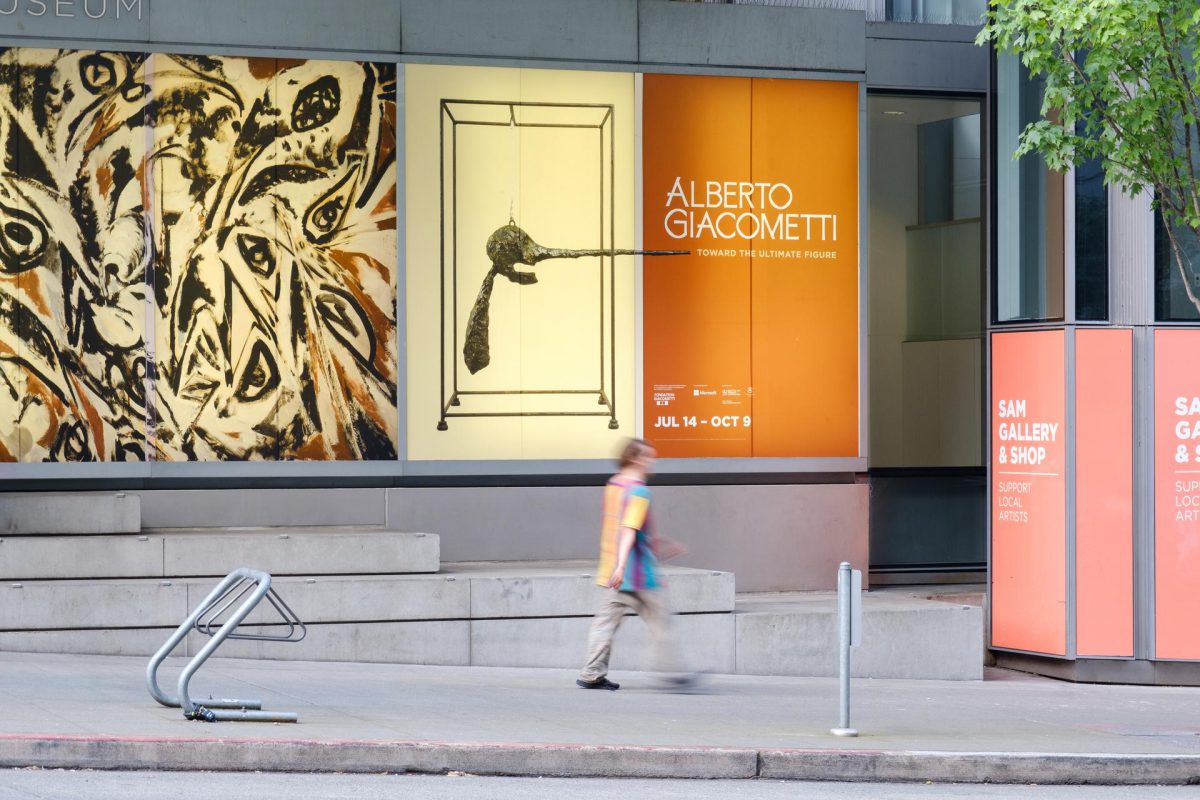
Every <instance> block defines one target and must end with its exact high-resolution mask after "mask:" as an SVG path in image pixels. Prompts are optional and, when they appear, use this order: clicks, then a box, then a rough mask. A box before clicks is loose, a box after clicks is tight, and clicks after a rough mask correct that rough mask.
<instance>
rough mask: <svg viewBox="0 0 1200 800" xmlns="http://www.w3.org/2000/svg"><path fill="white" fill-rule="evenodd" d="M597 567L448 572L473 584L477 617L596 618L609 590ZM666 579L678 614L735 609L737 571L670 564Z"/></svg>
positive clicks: (495, 565) (450, 567)
mask: <svg viewBox="0 0 1200 800" xmlns="http://www.w3.org/2000/svg"><path fill="white" fill-rule="evenodd" d="M595 569H596V562H595V560H589V561H556V562H539V561H532V562H531V561H521V562H504V561H500V562H459V563H454V564H446V565H445V567H444V569H443V571H442V574H444V575H452V576H454V577H456V578H458V579H459V580H466V581H469V582H470V584H471V614H470V616H471V618H472V619H504V618H510V617H569V616H579V617H590V616H592V615H593V614H595V613H596V609H597V607H598V606H599V603H600V597H601V595H602V593H603V591H604V590H603V589H601V588H600V587H598V586H596V575H595ZM663 575H664V578H665V580H666V582H667V586H668V589H667V600H668V602H670V604H671V608H672V610H673V611H675V612H677V613H686V614H692V613H719V612H725V613H728V612H730V611H733V607H734V576H733V573H732V572H720V571H717V570H705V569H690V568H687V567H673V566H668V567H664V568H663Z"/></svg>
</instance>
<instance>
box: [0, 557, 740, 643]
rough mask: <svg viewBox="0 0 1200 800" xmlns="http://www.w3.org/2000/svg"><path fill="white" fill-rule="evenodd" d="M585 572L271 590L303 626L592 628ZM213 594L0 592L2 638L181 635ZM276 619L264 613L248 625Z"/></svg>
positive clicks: (511, 566) (708, 598)
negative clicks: (585, 623)
mask: <svg viewBox="0 0 1200 800" xmlns="http://www.w3.org/2000/svg"><path fill="white" fill-rule="evenodd" d="M380 535H382V534H380ZM401 535H403V534H401ZM410 535H411V534H410ZM430 538H434V539H436V537H430ZM292 541H295V540H292ZM418 541H420V540H418ZM2 546H7V543H6V544H5V545H0V547H2ZM251 566H254V567H255V568H258V564H256V563H253V562H251ZM589 566H591V564H590V563H585V562H580V561H568V562H561V563H556V562H492V563H470V564H461V563H460V564H448V565H446V569H445V570H444V571H443V572H441V573H439V574H436V575H316V576H274V575H273V576H272V587H273V588H274V589H276V591H277V592H278V593H279V596H280V597H282V598H283V601H284V602H285V603H287V604H288V606H290V607H291V608H292V610H293V611H295V612H296V614H297V615H298V616H299V617H300V619H302V620H303V621H304V622H306V623H308V622H318V623H329V622H396V621H414V620H442V619H459V620H466V619H481V620H482V619H510V618H551V617H553V618H563V617H580V618H587V617H590V616H591V615H592V614H593V613H595V610H596V607H597V604H598V602H599V598H600V594H601V593H602V591H603V590H601V589H600V588H599V587H597V586H596V585H595V583H594V578H593V576H592V575H591V574H590V573H588V572H586V571H585V570H586V568H587V567H589ZM665 573H666V579H667V581H668V583H669V585H670V587H671V595H670V597H671V602H672V607H673V608H675V609H676V610H677V611H679V612H682V613H689V614H695V613H724V614H729V613H730V612H732V611H733V605H734V603H733V598H734V592H733V575H732V574H731V573H728V572H715V571H712V570H697V569H690V568H687V567H667V568H666V569H665ZM216 584H217V581H216V580H215V579H213V578H168V579H165V580H158V579H145V578H136V579H120V578H114V579H88V580H32V581H30V580H22V581H19V582H11V583H9V584H8V585H7V586H0V631H36V630H53V629H88V628H140V627H163V626H176V625H178V624H179V623H181V622H182V621H183V620H184V619H186V618H187V616H188V614H189V613H190V612H191V609H192V608H194V607H195V606H197V605H199V603H200V602H201V601H202V600H203V599H204V597H206V596H207V595H208V593H209V592H210V591H212V589H213V587H214V586H215V585H216ZM274 619H275V617H274V616H273V611H271V610H270V609H268V608H267V607H266V606H260V608H259V609H257V610H256V611H255V613H254V615H252V616H251V617H250V618H249V619H248V621H250V622H270V621H274ZM164 638H165V637H164Z"/></svg>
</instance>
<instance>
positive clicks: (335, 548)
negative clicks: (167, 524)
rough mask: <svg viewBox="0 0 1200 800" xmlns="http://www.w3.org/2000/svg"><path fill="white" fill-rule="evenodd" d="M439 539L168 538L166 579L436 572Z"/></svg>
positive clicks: (319, 533)
mask: <svg viewBox="0 0 1200 800" xmlns="http://www.w3.org/2000/svg"><path fill="white" fill-rule="evenodd" d="M440 559H441V556H440V544H439V540H438V537H437V536H436V535H434V534H428V533H399V532H395V531H385V530H374V531H363V530H362V529H361V528H346V529H341V530H338V529H332V530H331V529H328V528H326V529H321V530H317V529H312V528H250V529H245V530H238V531H221V532H219V533H218V532H214V531H194V532H190V533H182V532H173V533H170V534H166V535H164V537H163V574H164V575H167V576H171V575H187V576H193V575H212V576H222V575H227V574H229V572H230V570H232V569H236V568H237V567H239V566H241V565H243V564H247V565H253V566H254V568H255V569H261V570H263V571H264V572H269V573H271V574H272V575H347V574H364V573H387V574H402V573H414V572H437V571H438V567H439V566H440Z"/></svg>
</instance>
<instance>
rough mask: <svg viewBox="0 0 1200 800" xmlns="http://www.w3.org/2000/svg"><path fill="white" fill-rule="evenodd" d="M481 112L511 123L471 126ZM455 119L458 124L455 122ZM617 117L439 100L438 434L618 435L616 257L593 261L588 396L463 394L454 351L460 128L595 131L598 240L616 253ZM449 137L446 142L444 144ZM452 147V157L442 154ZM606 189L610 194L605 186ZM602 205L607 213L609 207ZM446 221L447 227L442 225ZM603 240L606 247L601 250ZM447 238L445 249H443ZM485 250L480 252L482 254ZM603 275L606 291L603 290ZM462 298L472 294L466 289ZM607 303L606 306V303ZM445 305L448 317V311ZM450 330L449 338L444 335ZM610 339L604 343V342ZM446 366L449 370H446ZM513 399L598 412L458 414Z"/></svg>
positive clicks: (596, 106) (566, 391) (608, 107)
mask: <svg viewBox="0 0 1200 800" xmlns="http://www.w3.org/2000/svg"><path fill="white" fill-rule="evenodd" d="M479 107H490V108H493V109H496V108H500V109H507V111H508V119H507V121H504V122H501V121H497V120H495V119H471V118H470V116H469V112H470V110H472V109H475V108H479ZM519 109H561V110H578V111H582V112H584V113H587V110H592V111H595V112H596V113H599V114H601V115H602V116H601V118H600V120H599V122H590V123H588V122H571V123H566V122H536V121H526V120H522V119H520V118H519ZM456 112H458V113H457V116H456ZM615 114H616V109H615V107H614V106H613V105H612V104H611V103H544V102H528V101H518V100H506V101H493V100H453V99H443V100H442V101H441V110H440V113H439V134H440V136H439V138H440V142H439V162H440V174H439V202H440V206H439V220H440V231H439V232H440V237H441V243H440V248H439V251H440V261H441V298H440V306H441V364H440V367H441V401H440V409H441V416H440V419H439V420H438V423H437V429H438V430H439V431H444V430H447V429H448V425H447V422H446V420H447V419H453V418H469V417H608V427H609V429H611V430H616V429H618V428H619V427H620V423H619V422H618V421H617V405H616V404H617V385H616V384H617V366H616V348H617V342H616V324H615V322H616V256H615V255H613V254H611V253H610V254H607V255H600V256H597V258H598V259H599V264H598V267H597V282H598V291H597V302H598V307H597V321H598V326H599V334H600V335H599V342H600V346H599V358H598V372H597V377H598V383H597V385H595V386H594V387H591V386H589V387H586V388H553V387H546V388H536V389H525V388H514V389H472V388H469V386H466V385H465V383H464V381H463V378H464V377H465V376H462V375H460V368H459V348H460V330H459V328H460V324H461V318H460V314H459V312H458V307H459V289H460V286H459V269H458V191H459V186H458V177H459V176H458V129H459V127H460V126H484V127H502V128H509V129H512V128H518V129H519V128H563V129H574V130H580V129H583V130H586V129H592V130H595V131H596V132H597V142H598V146H597V158H598V163H599V165H600V171H599V176H598V179H597V190H598V192H599V197H600V203H599V211H600V213H599V219H598V226H599V228H598V237H599V247H600V248H601V249H608V250H610V251H615V250H616V233H615V222H616V199H615V198H616V170H615V163H616V143H615V136H614V117H615ZM447 132H449V138H447ZM447 144H449V153H447ZM606 183H607V186H606V185H605V184H606ZM447 192H448V193H449V201H450V202H449V214H447ZM606 201H607V205H606ZM447 216H449V219H447ZM606 236H607V239H608V242H607V244H606V243H605V238H606ZM447 237H449V241H447ZM481 249H482V248H481ZM606 273H607V290H606V288H605V287H606V277H605V276H606ZM467 291H474V289H473V287H467ZM606 300H607V302H606ZM447 304H449V306H450V309H449V311H447V308H446V306H447ZM447 329H449V330H447ZM606 334H607V336H606ZM447 360H449V362H450V365H449V367H447ZM518 395H543V396H544V395H551V396H553V395H561V396H570V395H595V397H596V404H597V405H598V406H600V407H602V408H598V409H597V410H595V411H580V410H559V411H547V410H539V411H526V410H520V411H504V410H487V408H486V406H485V407H484V409H483V410H470V411H468V410H462V409H463V403H464V402H468V401H469V399H472V398H484V397H488V396H493V397H494V396H518Z"/></svg>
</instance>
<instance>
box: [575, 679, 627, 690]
mask: <svg viewBox="0 0 1200 800" xmlns="http://www.w3.org/2000/svg"><path fill="white" fill-rule="evenodd" d="M575 685H576V686H579V687H581V688H584V689H608V690H609V691H610V692H611V691H615V690H616V689H620V688H621V684H619V683H613V682H612V681H610V680H609V679H608V678H597V679H596V680H594V681H585V680H584V679H583V678H578V679H577V680H576V681H575Z"/></svg>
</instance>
